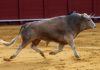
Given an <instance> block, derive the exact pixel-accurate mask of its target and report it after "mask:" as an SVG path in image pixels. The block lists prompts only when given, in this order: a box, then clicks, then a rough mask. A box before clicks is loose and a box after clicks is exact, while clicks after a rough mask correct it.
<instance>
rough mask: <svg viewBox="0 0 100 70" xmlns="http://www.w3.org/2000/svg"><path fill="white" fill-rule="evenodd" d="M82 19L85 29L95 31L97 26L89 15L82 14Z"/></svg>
mask: <svg viewBox="0 0 100 70" xmlns="http://www.w3.org/2000/svg"><path fill="white" fill-rule="evenodd" d="M81 18H82V23H81V24H82V27H83V28H86V29H93V28H95V27H96V24H95V23H94V22H93V20H92V19H91V16H90V15H87V14H86V13H84V14H81Z"/></svg>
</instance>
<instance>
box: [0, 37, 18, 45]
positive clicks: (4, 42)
mask: <svg viewBox="0 0 100 70" xmlns="http://www.w3.org/2000/svg"><path fill="white" fill-rule="evenodd" d="M18 37H19V36H16V37H15V38H13V39H12V40H11V41H10V42H7V41H4V40H2V39H0V43H2V44H4V45H5V46H10V45H12V44H14V43H15V41H16V40H17V38H18Z"/></svg>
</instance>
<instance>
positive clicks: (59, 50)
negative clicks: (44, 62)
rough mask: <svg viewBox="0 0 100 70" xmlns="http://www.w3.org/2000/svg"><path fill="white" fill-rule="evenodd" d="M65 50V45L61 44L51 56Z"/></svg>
mask: <svg viewBox="0 0 100 70" xmlns="http://www.w3.org/2000/svg"><path fill="white" fill-rule="evenodd" d="M63 48H64V44H59V46H58V48H57V49H56V50H54V51H51V52H50V53H49V54H51V55H55V54H57V53H59V52H61V51H62V50H63Z"/></svg>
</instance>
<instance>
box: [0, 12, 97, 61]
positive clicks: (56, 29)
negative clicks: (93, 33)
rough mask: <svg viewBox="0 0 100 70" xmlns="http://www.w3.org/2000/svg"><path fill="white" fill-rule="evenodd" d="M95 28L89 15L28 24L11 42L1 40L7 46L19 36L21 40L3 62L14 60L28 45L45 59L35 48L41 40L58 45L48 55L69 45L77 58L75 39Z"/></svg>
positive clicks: (73, 14) (71, 15)
mask: <svg viewBox="0 0 100 70" xmlns="http://www.w3.org/2000/svg"><path fill="white" fill-rule="evenodd" d="M95 27H96V25H95V23H94V22H93V21H92V19H91V16H90V15H88V14H86V13H82V14H80V13H72V14H70V15H67V16H66V15H63V16H57V17H53V18H49V19H46V20H41V21H35V22H28V23H26V24H24V25H22V27H21V29H20V32H19V34H18V35H17V36H16V37H15V38H14V39H12V40H11V42H6V41H4V40H2V39H1V40H0V42H1V43H3V44H4V45H7V46H8V45H11V44H13V43H14V42H15V41H16V40H17V39H18V37H19V36H20V35H21V38H22V42H21V44H20V45H19V47H18V49H17V51H16V52H15V53H14V54H13V55H12V56H10V57H9V58H7V59H5V60H11V59H14V58H15V57H16V56H17V55H18V54H19V53H20V51H21V50H22V49H23V48H25V47H26V46H27V45H28V44H29V43H32V44H31V48H32V49H33V50H35V51H36V52H38V53H40V55H41V56H42V57H44V58H45V55H44V53H43V52H42V51H41V50H40V49H39V48H38V47H37V45H38V44H39V42H40V41H41V40H44V41H46V42H51V41H54V42H56V43H58V44H59V46H58V48H57V49H56V50H53V51H51V52H50V53H49V54H51V55H55V54H57V53H59V52H61V51H62V50H63V48H64V45H66V44H69V45H70V47H71V49H72V51H73V54H74V56H75V57H76V58H79V54H78V53H77V51H76V48H75V43H74V39H75V37H76V36H77V35H78V34H79V33H80V32H82V31H83V30H87V29H93V28H95Z"/></svg>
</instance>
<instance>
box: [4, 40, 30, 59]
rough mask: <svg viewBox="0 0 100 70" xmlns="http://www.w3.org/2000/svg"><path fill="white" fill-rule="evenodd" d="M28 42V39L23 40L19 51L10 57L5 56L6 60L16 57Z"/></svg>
mask: <svg viewBox="0 0 100 70" xmlns="http://www.w3.org/2000/svg"><path fill="white" fill-rule="evenodd" d="M28 43H29V42H28V41H23V42H22V44H21V45H20V46H19V47H18V49H17V51H16V52H15V53H14V54H13V55H11V56H10V58H4V60H5V61H9V60H11V59H14V58H15V57H16V56H17V55H18V54H19V53H20V51H21V50H22V49H23V48H24V47H25V46H26V45H27V44H28Z"/></svg>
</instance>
